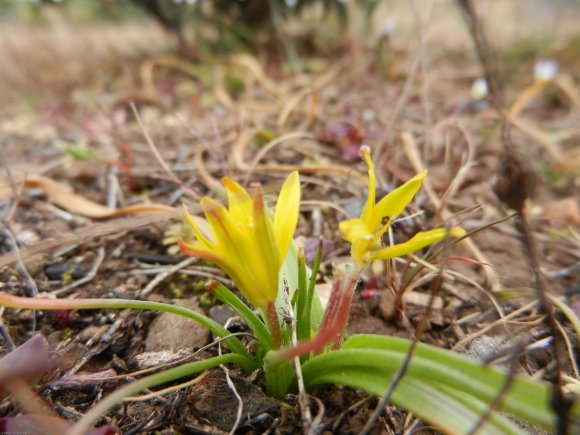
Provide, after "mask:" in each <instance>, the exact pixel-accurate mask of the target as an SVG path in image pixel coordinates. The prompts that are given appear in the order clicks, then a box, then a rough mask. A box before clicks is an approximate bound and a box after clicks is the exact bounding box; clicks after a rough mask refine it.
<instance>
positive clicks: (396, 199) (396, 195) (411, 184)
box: [365, 171, 427, 233]
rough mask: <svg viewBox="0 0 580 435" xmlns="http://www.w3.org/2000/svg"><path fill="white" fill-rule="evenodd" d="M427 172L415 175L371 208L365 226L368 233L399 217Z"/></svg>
mask: <svg viewBox="0 0 580 435" xmlns="http://www.w3.org/2000/svg"><path fill="white" fill-rule="evenodd" d="M426 174H427V171H423V172H421V173H420V174H417V175H415V176H414V177H413V178H411V179H410V180H409V181H407V182H406V183H405V184H403V185H402V186H400V187H398V188H397V189H395V190H393V191H392V192H391V193H389V194H388V195H387V196H385V197H383V198H382V199H381V200H380V201H379V202H378V203H377V205H376V206H375V207H374V208H373V211H372V214H371V216H369V219H368V220H365V222H367V226H368V228H369V231H371V232H373V233H374V232H375V231H377V230H378V229H379V227H381V226H383V225H387V226H388V225H389V224H390V223H391V222H392V221H393V219H394V218H395V217H397V216H399V215H400V214H401V213H402V212H403V210H405V207H407V205H408V204H409V203H410V202H411V201H412V200H413V197H414V196H415V194H416V193H417V191H418V190H419V188H420V187H421V184H422V183H423V178H425V175H426Z"/></svg>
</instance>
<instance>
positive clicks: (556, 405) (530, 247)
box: [459, 0, 573, 435]
mask: <svg viewBox="0 0 580 435" xmlns="http://www.w3.org/2000/svg"><path fill="white" fill-rule="evenodd" d="M459 5H460V6H461V8H462V10H463V12H464V18H465V20H466V23H467V26H468V28H469V30H470V32H471V36H472V38H473V41H474V43H475V47H476V50H477V54H478V56H479V59H480V62H481V64H482V67H483V69H484V72H485V78H486V80H487V83H488V88H489V93H490V101H491V103H492V105H493V107H494V108H495V110H496V111H497V113H498V115H499V116H500V119H501V121H502V135H501V139H502V145H503V148H504V155H503V158H502V162H501V163H500V168H499V170H498V179H497V182H496V184H495V186H494V191H495V193H496V195H497V196H498V198H499V199H500V200H501V201H502V202H503V203H504V204H505V205H506V206H508V207H510V208H513V209H515V210H516V212H517V213H518V219H517V221H516V227H517V229H518V230H519V231H520V233H521V234H522V238H521V243H522V248H523V250H524V253H525V255H526V256H527V257H528V261H529V264H530V269H531V272H532V275H533V277H534V284H535V288H536V296H537V299H538V303H539V306H540V309H541V310H542V312H543V313H544V315H545V323H546V325H547V326H548V328H549V329H550V333H551V335H552V337H553V338H554V340H553V342H552V348H553V352H554V359H555V363H556V374H555V379H554V390H553V396H552V408H553V410H554V413H555V414H556V428H557V433H558V435H566V434H568V433H569V427H568V423H569V412H570V409H571V407H572V404H573V401H571V400H569V399H568V398H567V397H565V395H564V390H563V380H562V355H561V342H562V341H563V338H562V336H561V331H560V330H559V328H558V323H557V321H556V318H555V316H554V307H553V306H552V304H551V303H550V301H549V298H548V292H547V290H546V283H545V278H544V276H543V275H542V273H541V270H540V258H539V253H538V248H537V245H536V239H535V237H534V234H533V231H532V227H531V225H530V222H529V219H528V216H527V214H526V212H525V203H526V201H527V199H528V198H529V197H530V196H531V195H532V193H533V190H534V187H535V184H536V182H537V180H536V176H535V174H534V172H533V170H532V169H531V167H530V164H529V162H528V161H527V159H526V158H525V157H524V156H523V154H522V153H521V151H520V150H518V149H517V148H516V146H515V145H514V143H513V142H512V141H511V138H510V135H509V122H508V117H507V115H506V113H505V109H504V108H505V104H504V98H503V94H502V92H501V91H500V89H499V88H498V86H497V77H498V73H497V64H496V63H495V62H494V60H495V59H494V57H493V55H492V53H493V52H492V50H491V49H490V46H489V44H488V42H487V38H486V36H485V33H484V30H483V27H482V25H481V23H480V21H479V18H478V15H477V12H476V9H475V7H474V5H473V1H472V0H459Z"/></svg>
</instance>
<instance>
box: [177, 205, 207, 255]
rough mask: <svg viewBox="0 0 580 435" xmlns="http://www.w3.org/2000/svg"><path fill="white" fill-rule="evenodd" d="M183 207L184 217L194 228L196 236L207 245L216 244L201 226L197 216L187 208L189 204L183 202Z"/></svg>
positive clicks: (190, 226)
mask: <svg viewBox="0 0 580 435" xmlns="http://www.w3.org/2000/svg"><path fill="white" fill-rule="evenodd" d="M182 207H183V218H184V220H185V223H186V224H187V225H188V226H189V228H191V229H192V230H193V234H195V238H196V239H197V240H199V241H200V242H201V243H203V244H204V245H207V246H214V243H213V242H212V241H211V240H210V238H209V237H207V236H206V235H205V234H204V232H203V231H202V230H201V229H200V228H199V226H198V223H197V222H196V220H195V218H194V217H193V216H191V215H190V214H189V211H188V210H187V206H186V205H185V204H182Z"/></svg>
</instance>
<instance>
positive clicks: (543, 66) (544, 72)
mask: <svg viewBox="0 0 580 435" xmlns="http://www.w3.org/2000/svg"><path fill="white" fill-rule="evenodd" d="M558 69H559V65H558V62H557V61H556V60H554V59H540V60H538V61H537V62H536V64H535V65H534V80H535V81H537V82H540V81H546V82H547V81H550V80H554V78H555V77H556V75H557V74H558Z"/></svg>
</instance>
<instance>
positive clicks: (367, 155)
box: [360, 146, 377, 221]
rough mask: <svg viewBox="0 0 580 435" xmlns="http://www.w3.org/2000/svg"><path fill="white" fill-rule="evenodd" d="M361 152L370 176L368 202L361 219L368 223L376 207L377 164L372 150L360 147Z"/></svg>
mask: <svg viewBox="0 0 580 435" xmlns="http://www.w3.org/2000/svg"><path fill="white" fill-rule="evenodd" d="M360 150H361V152H362V155H363V159H364V161H365V163H366V165H367V168H368V176H369V188H368V189H369V192H368V196H367V202H366V203H365V207H364V209H363V212H362V214H361V216H360V217H361V219H362V220H364V221H366V220H367V219H368V218H369V217H370V216H371V214H372V211H373V207H374V206H375V201H376V198H375V195H376V190H377V179H376V175H375V164H374V163H373V159H372V157H371V150H370V148H369V147H368V146H362V147H360Z"/></svg>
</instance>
